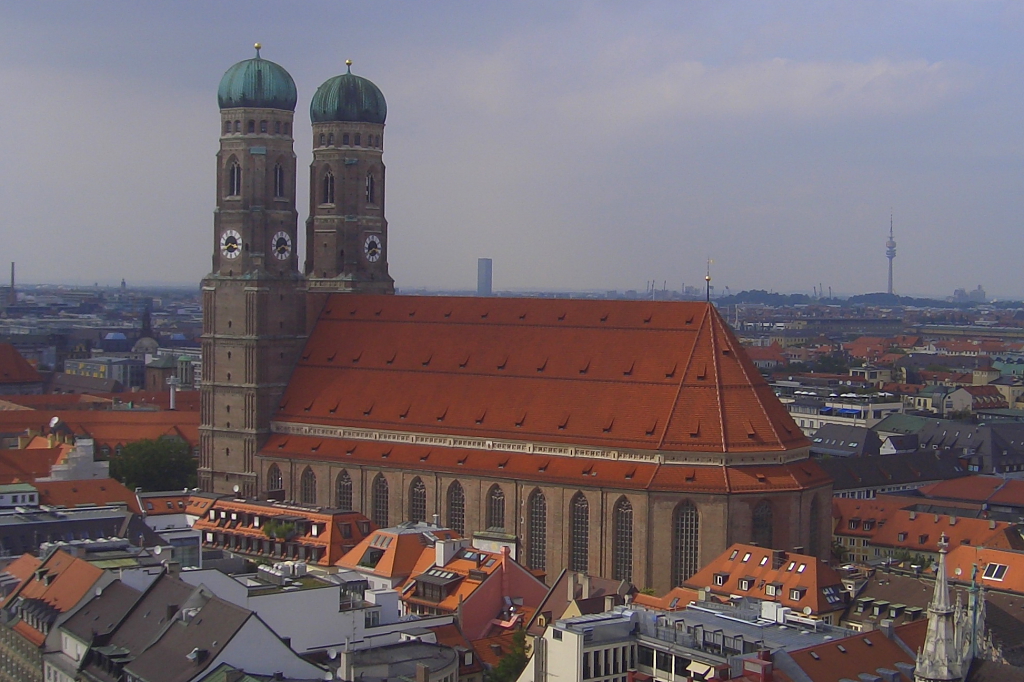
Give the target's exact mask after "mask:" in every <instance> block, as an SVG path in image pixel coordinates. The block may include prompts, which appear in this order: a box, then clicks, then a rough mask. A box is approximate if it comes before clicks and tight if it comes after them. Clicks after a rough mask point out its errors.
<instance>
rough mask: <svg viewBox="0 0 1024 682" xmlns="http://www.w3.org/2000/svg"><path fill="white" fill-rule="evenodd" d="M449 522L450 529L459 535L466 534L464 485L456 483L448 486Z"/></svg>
mask: <svg viewBox="0 0 1024 682" xmlns="http://www.w3.org/2000/svg"><path fill="white" fill-rule="evenodd" d="M447 507H448V520H447V521H446V523H447V525H448V527H449V528H451V529H452V530H453V531H455V532H456V533H458V534H459V535H465V534H466V491H464V490H463V489H462V484H461V483H459V482H458V481H454V482H453V483H452V484H451V485H450V486H448V504H447Z"/></svg>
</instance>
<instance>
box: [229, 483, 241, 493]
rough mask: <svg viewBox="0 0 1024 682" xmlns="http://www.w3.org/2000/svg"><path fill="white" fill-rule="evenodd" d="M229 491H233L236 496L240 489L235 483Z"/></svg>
mask: <svg viewBox="0 0 1024 682" xmlns="http://www.w3.org/2000/svg"><path fill="white" fill-rule="evenodd" d="M231 489H232V490H234V491H235V494H236V495H237V494H238V491H239V490H241V488H239V487H238V484H237V483H236V484H235V485H234V486H232V488H231Z"/></svg>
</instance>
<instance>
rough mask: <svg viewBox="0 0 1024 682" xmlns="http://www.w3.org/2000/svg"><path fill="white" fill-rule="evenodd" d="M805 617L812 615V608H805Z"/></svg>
mask: <svg viewBox="0 0 1024 682" xmlns="http://www.w3.org/2000/svg"><path fill="white" fill-rule="evenodd" d="M804 615H805V616H809V615H811V607H810V606H805V607H804Z"/></svg>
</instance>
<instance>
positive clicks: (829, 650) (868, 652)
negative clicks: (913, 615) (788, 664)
mask: <svg viewBox="0 0 1024 682" xmlns="http://www.w3.org/2000/svg"><path fill="white" fill-rule="evenodd" d="M922 622H926V621H922ZM897 634H899V630H897ZM789 655H790V656H791V657H792V658H793V660H794V661H795V662H796V664H797V665H798V666H800V669H801V670H803V671H804V672H805V673H807V676H808V677H810V678H811V680H812V681H813V682H836V681H837V680H843V679H847V680H859V679H862V678H861V677H860V675H861V674H862V673H864V674H868V675H877V674H878V673H877V672H875V671H876V670H877V669H878V668H887V669H889V670H897V668H896V664H897V663H907V664H909V665H913V664H914V657H913V656H911V655H910V654H909V653H907V652H906V651H904V650H903V647H901V646H900V645H899V644H898V643H897V642H895V641H893V640H891V639H889V638H888V637H886V636H885V635H884V634H882V633H881V632H880V631H873V632H863V633H861V634H859V635H854V636H852V637H844V638H842V639H840V640H837V641H834V642H825V643H824V644H818V645H816V646H811V647H807V648H806V649H800V650H798V651H791V652H789ZM901 679H905V678H901Z"/></svg>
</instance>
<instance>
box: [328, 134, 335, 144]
mask: <svg viewBox="0 0 1024 682" xmlns="http://www.w3.org/2000/svg"><path fill="white" fill-rule="evenodd" d="M327 146H328V147H333V146H334V133H331V134H330V135H328V136H327Z"/></svg>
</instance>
